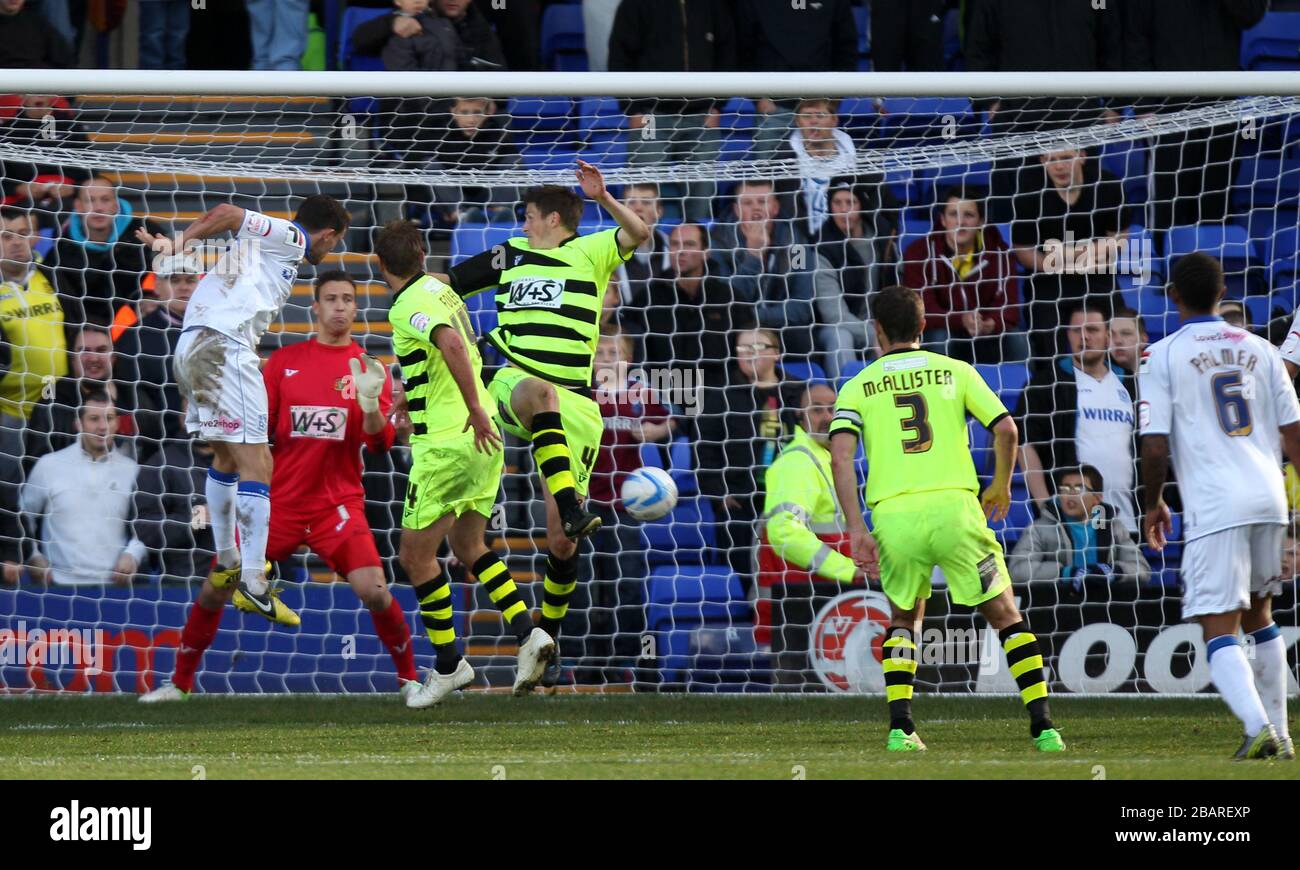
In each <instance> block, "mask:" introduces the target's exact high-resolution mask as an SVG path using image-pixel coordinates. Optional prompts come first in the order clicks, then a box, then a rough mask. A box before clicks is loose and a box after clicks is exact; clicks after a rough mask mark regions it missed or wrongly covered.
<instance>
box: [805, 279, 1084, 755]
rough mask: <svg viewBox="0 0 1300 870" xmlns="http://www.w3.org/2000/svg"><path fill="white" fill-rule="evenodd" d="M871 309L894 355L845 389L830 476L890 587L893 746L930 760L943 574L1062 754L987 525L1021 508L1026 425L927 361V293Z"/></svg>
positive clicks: (965, 368) (1033, 722)
mask: <svg viewBox="0 0 1300 870" xmlns="http://www.w3.org/2000/svg"><path fill="white" fill-rule="evenodd" d="M872 312H873V313H874V314H875V316H876V337H877V338H878V339H879V341H880V347H881V350H882V352H883V355H882V356H881V357H880V358H879V359H877V360H876V361H875V362H873V363H872V364H871V365H869V366H868V367H867V368H866V369H865V370H863V371H862V372H861V373H860V374H858V375H857V376H856V377H854V378H853V379H852V380H850V381H849V382H848V383H847V384H845V385H844V387H843V389H841V390H840V395H839V400H838V401H837V402H836V403H835V417H834V419H833V420H832V421H831V428H830V431H831V467H832V470H833V474H834V477H835V493H836V496H837V497H838V498H839V502H840V508H841V509H842V510H843V511H844V515H845V516H846V517H848V520H849V534H850V538H851V541H852V546H853V561H854V562H855V563H856V564H857V566H858V567H859V568H861V569H863V570H864V571H865V572H866V573H867V575H868V576H870V577H873V578H874V577H876V576H879V578H880V582H881V586H882V588H883V589H884V592H885V595H886V596H888V598H889V602H890V609H891V612H892V616H891V618H890V623H889V633H888V635H887V636H886V638H885V642H884V650H885V659H884V663H883V667H884V671H885V697H886V698H887V699H888V701H889V738H888V740H887V742H886V744H885V748H886V749H888V750H891V751H901V752H915V751H918V750H924V749H925V744H924V743H922V742H921V738H920V737H919V736H918V735H917V733H916V726H915V725H914V724H913V722H912V684H913V682H914V681H915V679H916V661H917V640H918V639H919V637H920V628H921V619H922V617H924V615H925V600H926V599H927V598H929V597H930V577H931V575H932V574H933V571H934V566H935V565H938V566H940V567H941V568H943V573H944V576H945V577H946V578H947V580H948V594H949V596H950V597H951V598H952V600H953V602H954V603H956V604H963V605H966V606H969V607H974V608H976V609H978V610H979V612H980V613H981V614H983V616H984V618H985V619H986V620H987V621H988V623H989V626H990V627H991V628H993V629H994V630H995V631H997V633H998V636H999V637H1000V638H1001V640H1002V648H1003V649H1004V650H1005V651H1006V654H1007V664H1008V665H1009V666H1010V669H1011V675H1012V676H1013V677H1014V678H1015V680H1016V685H1017V686H1018V687H1019V689H1020V698H1021V700H1022V701H1024V704H1025V707H1026V709H1027V710H1028V712H1029V721H1030V726H1029V727H1030V735H1031V736H1032V737H1033V738H1034V745H1035V746H1036V747H1037V748H1038V749H1039V750H1041V751H1043V752H1060V751H1062V750H1064V749H1065V742H1064V741H1063V740H1062V739H1061V735H1060V733H1059V732H1058V731H1057V730H1056V728H1055V727H1053V725H1052V720H1051V717H1050V715H1049V711H1048V703H1047V679H1046V677H1045V676H1044V674H1043V656H1042V652H1041V651H1040V649H1039V646H1038V639H1037V638H1036V637H1034V634H1033V632H1031V631H1030V630H1029V625H1028V624H1027V623H1026V622H1025V620H1024V618H1023V617H1021V615H1020V611H1019V610H1018V609H1017V608H1016V605H1015V601H1014V599H1013V598H1012V595H1011V576H1010V575H1009V574H1008V573H1007V566H1006V563H1005V561H1004V560H1003V556H1002V547H1001V545H999V544H998V541H997V538H995V537H994V536H993V532H992V530H991V529H989V527H988V523H987V519H994V520H998V519H1002V518H1003V517H1005V516H1006V513H1007V509H1008V506H1009V505H1010V503H1011V470H1012V468H1014V467H1015V461H1016V424H1015V422H1014V421H1013V420H1012V419H1011V417H1010V415H1008V413H1007V409H1006V408H1005V407H1003V405H1002V402H1001V401H999V399H998V397H997V396H996V395H995V394H994V393H993V391H992V390H990V389H989V387H988V384H986V383H984V380H983V378H981V377H980V376H979V374H978V373H977V372H976V371H975V369H974V368H973V367H972V366H969V365H967V364H966V363H964V362H959V361H957V360H953V359H949V358H948V357H946V356H943V355H942V354H937V353H931V352H930V351H926V350H921V348H920V341H921V330H922V328H923V327H924V325H925V308H924V305H923V304H922V302H921V294H919V293H917V292H916V291H915V290H911V289H908V288H906V287H888V288H886V289H885V290H883V291H881V293H880V296H879V298H878V299H877V300H876V301H875V302H873V303H872ZM967 413H970V414H971V415H972V416H973V417H975V419H976V420H977V421H978V422H979V423H980V424H981V425H983V426H985V427H987V428H988V429H990V430H991V431H992V432H993V435H994V451H995V454H996V456H997V467H996V469H995V471H994V474H993V482H992V483H991V484H990V485H989V487H988V489H987V490H985V491H984V494H983V496H982V497H980V498H978V499H977V497H976V496H977V494H978V493H979V479H978V478H977V477H976V475H975V463H974V461H973V460H972V459H971V455H970V446H969V440H968V436H967V431H966V414H967ZM859 440H861V441H862V447H863V450H864V451H865V453H866V457H867V468H868V472H867V507H868V508H869V509H870V510H871V511H872V514H871V517H872V521H873V524H874V525H875V534H874V535H872V533H871V532H869V531H868V530H867V525H866V522H865V520H864V519H863V516H862V510H861V508H860V507H859V505H858V484H857V475H856V473H855V471H854V468H853V457H854V452H855V451H856V449H857V446H858V441H859Z"/></svg>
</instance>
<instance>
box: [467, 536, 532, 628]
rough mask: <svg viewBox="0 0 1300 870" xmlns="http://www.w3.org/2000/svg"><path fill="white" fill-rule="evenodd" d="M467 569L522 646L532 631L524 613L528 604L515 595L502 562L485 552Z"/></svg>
mask: <svg viewBox="0 0 1300 870" xmlns="http://www.w3.org/2000/svg"><path fill="white" fill-rule="evenodd" d="M470 570H471V571H473V572H474V576H475V577H477V578H478V582H480V583H482V584H483V588H484V589H486V590H487V594H488V598H490V599H492V603H493V604H495V605H496V607H497V609H498V610H500V611H501V616H502V617H503V618H504V619H505V621H506V624H507V625H509V626H510V631H511V632H512V633H513V634H514V636H515V637H516V638H517V639H518V640H519V642H520V643H523V642H524V641H525V640H526V639H527V638H528V635H529V634H531V633H532V631H533V618H532V616H530V615H529V613H528V605H527V604H524V599H523V596H522V595H520V594H519V588H518V587H517V586H515V581H514V578H513V577H511V576H510V570H509V569H508V568H506V563H505V562H502V561H501V558H500V557H499V556H497V554H496V553H493V552H492V551H491V550H489V551H488V552H486V553H484V554H483V555H482V556H479V558H478V561H477V562H475V563H474V566H473V567H472V568H471V569H470Z"/></svg>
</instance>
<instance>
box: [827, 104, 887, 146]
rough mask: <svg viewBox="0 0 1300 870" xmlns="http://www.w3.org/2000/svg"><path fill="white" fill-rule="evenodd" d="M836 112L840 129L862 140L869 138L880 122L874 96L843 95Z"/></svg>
mask: <svg viewBox="0 0 1300 870" xmlns="http://www.w3.org/2000/svg"><path fill="white" fill-rule="evenodd" d="M837 114H838V115H839V116H840V129H842V130H844V131H845V132H846V133H848V134H849V135H850V136H852V137H853V138H854V139H858V140H862V141H867V140H869V139H870V138H871V135H872V131H873V130H874V129H875V128H876V125H877V124H879V123H880V110H879V109H878V108H877V107H876V98H875V97H845V98H844V99H842V100H840V105H839V108H838V109H837Z"/></svg>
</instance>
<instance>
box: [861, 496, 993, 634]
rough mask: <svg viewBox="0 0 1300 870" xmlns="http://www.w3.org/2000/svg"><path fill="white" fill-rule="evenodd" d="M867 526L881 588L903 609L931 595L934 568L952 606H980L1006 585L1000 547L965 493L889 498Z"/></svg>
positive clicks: (909, 607)
mask: <svg viewBox="0 0 1300 870" xmlns="http://www.w3.org/2000/svg"><path fill="white" fill-rule="evenodd" d="M871 522H872V525H873V526H874V529H873V533H874V534H875V536H876V541H877V542H878V543H879V545H880V583H881V586H882V587H883V588H884V590H885V594H886V595H887V596H889V600H890V601H892V602H893V603H894V604H896V605H898V607H900V608H901V609H903V610H911V609H912V608H913V607H914V606H915V605H916V600H917V599H918V598H920V599H926V598H929V597H930V577H931V575H932V574H933V573H934V566H935V565H938V566H939V567H940V568H942V569H943V573H944V576H945V577H946V578H947V580H948V596H949V598H951V599H952V600H953V602H954V603H956V604H964V605H967V606H970V607H974V606H975V605H978V604H983V603H984V602H985V601H988V600H989V599H991V598H996V597H997V596H998V594H999V593H1001V592H1002V590H1003V589H1005V588H1007V586H1008V585H1010V583H1011V575H1010V574H1008V573H1007V563H1006V560H1005V559H1004V558H1003V556H1002V546H1001V545H1000V544H999V543H998V539H997V538H996V537H994V535H993V530H992V529H990V528H989V525H988V520H987V519H986V518H985V516H984V512H983V511H982V510H980V504H979V500H978V499H976V498H975V495H974V494H973V493H971V492H968V491H967V490H945V491H941V492H922V493H914V494H909V495H899V496H894V497H893V498H890V499H886V500H885V501H882V502H880V503H879V504H877V505H876V507H875V509H874V510H872V512H871Z"/></svg>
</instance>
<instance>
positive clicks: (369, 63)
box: [338, 6, 389, 115]
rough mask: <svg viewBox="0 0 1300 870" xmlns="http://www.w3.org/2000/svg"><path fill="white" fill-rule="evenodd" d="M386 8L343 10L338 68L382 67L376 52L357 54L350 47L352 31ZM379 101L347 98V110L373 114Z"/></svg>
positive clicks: (361, 113)
mask: <svg viewBox="0 0 1300 870" xmlns="http://www.w3.org/2000/svg"><path fill="white" fill-rule="evenodd" d="M388 12H389V10H388V9H366V8H362V7H357V6H350V7H348V8H347V9H344V10H343V19H342V22H341V23H340V25H339V34H340V39H339V57H338V68H339V69H341V70H350V71H354V72H377V71H381V70H383V69H384V61H383V59H382V58H380V57H379V55H377V54H359V53H357V52H356V51H354V50H353V47H352V31H354V30H356V29H357V26H358V25H360V24H365V23H366V22H367V21H370V20H371V19H374V18H378V17H379V16H381V15H387V14H388ZM378 108H379V102H378V101H377V100H375V99H373V98H371V97H354V98H353V99H351V100H348V110H349V111H351V112H353V113H355V114H358V115H371V114H374V113H375V112H376V111H377V110H378Z"/></svg>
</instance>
